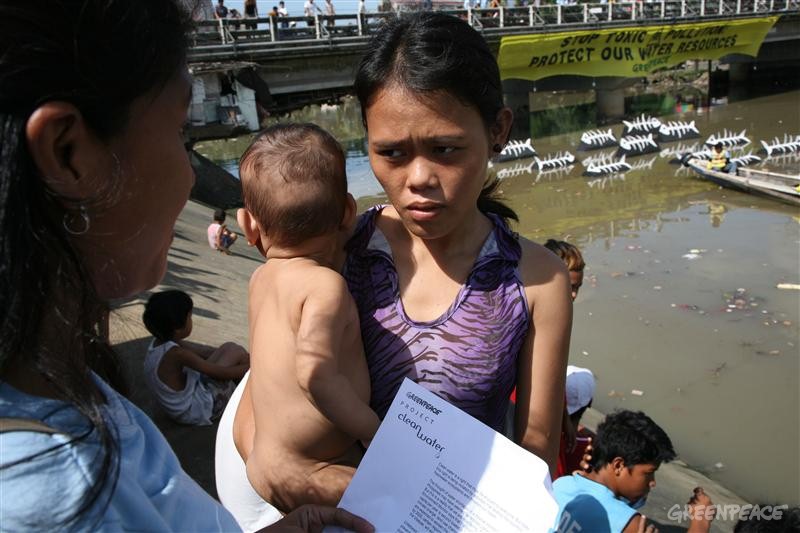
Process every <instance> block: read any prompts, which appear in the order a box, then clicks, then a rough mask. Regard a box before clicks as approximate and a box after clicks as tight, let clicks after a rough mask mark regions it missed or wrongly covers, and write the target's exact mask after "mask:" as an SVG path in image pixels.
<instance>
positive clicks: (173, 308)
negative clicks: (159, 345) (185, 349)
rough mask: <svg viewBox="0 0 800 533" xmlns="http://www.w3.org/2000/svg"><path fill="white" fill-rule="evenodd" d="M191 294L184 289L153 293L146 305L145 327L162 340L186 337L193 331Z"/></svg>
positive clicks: (143, 317)
mask: <svg viewBox="0 0 800 533" xmlns="http://www.w3.org/2000/svg"><path fill="white" fill-rule="evenodd" d="M193 307H194V302H192V298H191V296H189V295H188V294H186V293H185V292H183V291H176V290H171V291H162V292H156V293H153V294H152V295H151V296H150V299H148V300H147V303H146V304H145V306H144V315H143V316H142V321H144V327H146V328H147V331H149V332H150V334H151V335H152V336H153V337H155V338H156V339H157V340H159V341H161V342H166V341H175V340H179V339H185V338H186V337H188V336H189V335H190V334H191V332H192V308H193Z"/></svg>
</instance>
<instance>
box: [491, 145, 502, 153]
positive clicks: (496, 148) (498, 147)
mask: <svg viewBox="0 0 800 533" xmlns="http://www.w3.org/2000/svg"><path fill="white" fill-rule="evenodd" d="M492 150H493V151H494V152H495V153H498V154H499V153H500V152H502V151H503V146H502V145H501V144H500V143H497V144H495V145H494V146H492Z"/></svg>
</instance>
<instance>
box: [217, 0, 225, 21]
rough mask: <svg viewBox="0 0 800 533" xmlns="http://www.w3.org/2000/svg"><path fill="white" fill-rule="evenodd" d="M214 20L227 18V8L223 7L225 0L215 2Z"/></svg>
mask: <svg viewBox="0 0 800 533" xmlns="http://www.w3.org/2000/svg"><path fill="white" fill-rule="evenodd" d="M214 18H218V19H225V18H228V8H227V7H225V0H218V1H217V6H216V7H215V8H214Z"/></svg>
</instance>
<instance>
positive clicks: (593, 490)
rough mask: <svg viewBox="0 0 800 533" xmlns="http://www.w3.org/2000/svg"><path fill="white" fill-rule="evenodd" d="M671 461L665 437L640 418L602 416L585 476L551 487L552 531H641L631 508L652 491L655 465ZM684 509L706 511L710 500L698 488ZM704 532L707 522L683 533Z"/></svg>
mask: <svg viewBox="0 0 800 533" xmlns="http://www.w3.org/2000/svg"><path fill="white" fill-rule="evenodd" d="M674 458H675V450H674V449H673V448H672V442H671V441H670V439H669V437H668V436H667V434H666V433H665V432H664V430H663V429H661V428H660V427H659V426H658V425H657V424H656V423H655V422H653V420H652V419H651V418H650V417H648V416H647V415H645V414H644V413H642V412H634V411H617V412H615V413H613V414H610V415H608V416H607V417H606V419H605V420H604V421H603V423H601V424H600V426H598V428H597V437H596V438H595V440H594V443H593V447H592V460H591V463H590V464H591V466H592V470H591V472H588V473H585V474H583V473H581V474H573V475H571V476H564V477H561V478H558V479H557V480H556V481H555V483H553V495H554V496H555V498H556V501H557V502H558V506H559V515H558V519H557V522H556V523H557V524H558V525H557V527H556V531H557V532H559V533H567V532H578V531H605V532H608V533H619V532H625V533H629V532H639V531H644V522H643V521H644V520H645V517H644V516H643V515H641V514H639V513H638V512H637V511H636V509H637V508H638V507H639V506H640V505H639V504H641V503H642V502H644V500H645V498H646V497H647V495H648V493H649V492H650V489H652V488H653V487H655V485H656V481H655V472H656V470H658V468H659V466H661V463H665V462H669V461H671V460H673V459H674ZM690 504H692V505H694V504H701V505H704V506H706V507H707V506H708V505H711V500H710V499H709V498H708V496H706V495H705V493H704V492H703V490H702V489H700V488H698V489H695V493H694V496H693V497H692V500H690ZM698 514H699V513H698ZM710 527H711V522H710V520H705V519H703V518H700V517H698V518H693V519H692V521H691V522H690V524H689V532H690V533H701V532H707V531H708V530H709V528H710Z"/></svg>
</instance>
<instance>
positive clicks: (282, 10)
mask: <svg viewBox="0 0 800 533" xmlns="http://www.w3.org/2000/svg"><path fill="white" fill-rule="evenodd" d="M288 16H289V11H287V9H286V4H285V3H284V1H283V0H281V1H280V2H278V18H279V19H286V18H287V17H288ZM288 27H289V22H288V21H286V20H281V28H283V29H285V28H288Z"/></svg>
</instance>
